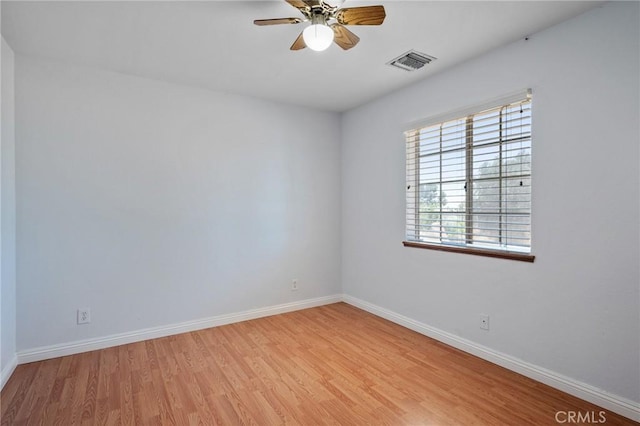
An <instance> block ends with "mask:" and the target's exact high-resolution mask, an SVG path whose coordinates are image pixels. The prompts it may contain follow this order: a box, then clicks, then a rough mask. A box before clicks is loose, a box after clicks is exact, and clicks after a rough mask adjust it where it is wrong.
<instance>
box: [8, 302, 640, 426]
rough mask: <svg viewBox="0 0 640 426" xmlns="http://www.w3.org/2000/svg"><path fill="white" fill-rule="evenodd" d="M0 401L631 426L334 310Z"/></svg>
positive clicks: (70, 372)
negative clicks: (576, 418)
mask: <svg viewBox="0 0 640 426" xmlns="http://www.w3.org/2000/svg"><path fill="white" fill-rule="evenodd" d="M0 399H1V404H0V405H1V411H0V414H1V419H2V421H1V424H2V425H3V426H4V425H27V424H28V425H62V426H70V425H214V424H223V425H239V424H255V425H278V424H301V425H316V424H340V425H364V424H389V425H404V424H406V425H423V424H425V425H527V424H531V425H547V424H548V425H557V424H559V423H557V422H556V418H555V416H556V413H557V412H558V411H563V412H570V411H572V412H580V413H583V414H582V415H583V416H584V415H587V414H585V413H591V414H589V415H590V416H591V417H590V418H591V419H593V420H600V419H601V418H600V417H599V415H600V412H601V411H603V412H604V413H603V415H604V417H605V418H606V423H605V424H607V425H630V424H637V423H634V422H632V421H630V420H628V419H625V418H624V417H621V416H619V415H616V414H614V413H611V412H609V411H606V410H603V409H602V408H600V407H597V406H595V405H592V404H589V403H587V402H585V401H582V400H580V399H577V398H574V397H572V396H570V395H567V394H565V393H562V392H560V391H557V390H555V389H552V388H550V387H548V386H546V385H543V384H541V383H537V382H535V381H533V380H530V379H528V378H526V377H524V376H521V375H519V374H516V373H513V372H510V371H508V370H506V369H504V368H501V367H498V366H496V365H493V364H491V363H489V362H486V361H483V360H481V359H479V358H476V357H474V356H472V355H469V354H466V353H464V352H461V351H458V350H456V349H453V348H451V347H449V346H446V345H444V344H441V343H439V342H437V341H435V340H432V339H430V338H427V337H425V336H422V335H420V334H418V333H415V332H413V331H411V330H408V329H406V328H403V327H401V326H398V325H395V324H393V323H391V322H389V321H386V320H384V319H381V318H378V317H376V316H374V315H371V314H369V313H366V312H364V311H362V310H359V309H357V308H355V307H352V306H350V305H347V304H344V303H337V304H333V305H328V306H322V307H318V308H313V309H307V310H302V311H297V312H293V313H288V314H283V315H276V316H272V317H267V318H261V319H257V320H252V321H245V322H241V323H236V324H232V325H227V326H222V327H215V328H210V329H206V330H201V331H196V332H192V333H185V334H181V335H176V336H170V337H164V338H160V339H154V340H147V341H144V342H140V343H133V344H129V345H123V346H119V347H114V348H109V349H104V350H100V351H94V352H88V353H84V354H78V355H73V356H66V357H62V358H56V359H51V360H47V361H41V362H34V363H31V364H24V365H20V366H18V367H17V369H16V371H15V372H14V374H13V376H12V377H11V378H10V379H9V382H8V383H7V384H6V386H5V388H4V389H3V390H2V393H1V394H0ZM584 418H585V417H582V419H584ZM559 419H560V420H566V419H567V417H566V415H564V414H560V417H559ZM566 424H569V423H566ZM572 424H575V423H572Z"/></svg>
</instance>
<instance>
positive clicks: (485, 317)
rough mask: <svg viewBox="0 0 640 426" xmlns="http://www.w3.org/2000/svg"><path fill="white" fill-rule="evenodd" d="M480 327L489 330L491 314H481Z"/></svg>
mask: <svg viewBox="0 0 640 426" xmlns="http://www.w3.org/2000/svg"><path fill="white" fill-rule="evenodd" d="M480 328H481V329H483V330H489V315H480Z"/></svg>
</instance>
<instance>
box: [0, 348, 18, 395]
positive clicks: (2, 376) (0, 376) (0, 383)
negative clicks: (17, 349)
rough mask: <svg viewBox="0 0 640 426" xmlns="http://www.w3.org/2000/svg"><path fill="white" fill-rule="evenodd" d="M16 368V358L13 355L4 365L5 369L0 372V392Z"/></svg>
mask: <svg viewBox="0 0 640 426" xmlns="http://www.w3.org/2000/svg"><path fill="white" fill-rule="evenodd" d="M17 366H18V357H17V356H15V355H14V356H13V358H11V360H10V361H9V363H8V364H7V365H5V367H4V368H3V369H2V371H1V372H0V390H2V388H4V385H6V384H7V382H8V381H9V377H11V375H12V374H13V370H15V369H16V367H17Z"/></svg>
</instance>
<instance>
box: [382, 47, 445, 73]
mask: <svg viewBox="0 0 640 426" xmlns="http://www.w3.org/2000/svg"><path fill="white" fill-rule="evenodd" d="M435 59H436V58H434V57H433V56H429V55H425V54H424V53H420V52H416V51H415V50H410V51H408V52H407V53H404V54H402V55H401V56H398V57H397V58H395V59H392V60H391V61H390V62H387V64H388V65H391V66H394V67H397V68H400V69H403V70H405V71H415V70H419V69H420V68H422V67H423V66H425V65H426V64H428V63H429V62H431V61H433V60H435Z"/></svg>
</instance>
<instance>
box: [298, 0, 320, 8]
mask: <svg viewBox="0 0 640 426" xmlns="http://www.w3.org/2000/svg"><path fill="white" fill-rule="evenodd" d="M302 2H303V3H304V4H306V5H307V6H309V7H313V6H320V3H322V2H321V1H320V0H302Z"/></svg>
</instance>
